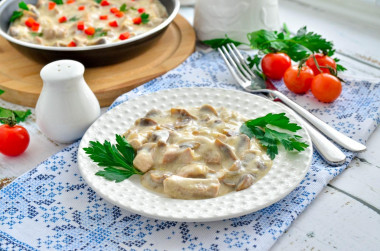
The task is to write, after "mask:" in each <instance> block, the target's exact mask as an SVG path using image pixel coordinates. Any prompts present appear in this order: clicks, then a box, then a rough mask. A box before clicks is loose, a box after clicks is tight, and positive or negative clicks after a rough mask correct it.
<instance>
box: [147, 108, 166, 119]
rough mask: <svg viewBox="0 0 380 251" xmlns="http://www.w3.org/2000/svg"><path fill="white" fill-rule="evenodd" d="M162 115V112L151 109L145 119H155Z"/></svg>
mask: <svg viewBox="0 0 380 251" xmlns="http://www.w3.org/2000/svg"><path fill="white" fill-rule="evenodd" d="M161 114H162V111H161V110H158V109H152V110H150V111H149V112H148V113H147V114H146V115H145V117H146V118H152V117H157V116H159V115H161Z"/></svg>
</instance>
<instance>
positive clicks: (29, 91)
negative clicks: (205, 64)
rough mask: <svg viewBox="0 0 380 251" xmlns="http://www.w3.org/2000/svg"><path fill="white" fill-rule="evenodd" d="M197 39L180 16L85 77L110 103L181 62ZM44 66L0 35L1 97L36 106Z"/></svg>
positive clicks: (104, 103)
mask: <svg viewBox="0 0 380 251" xmlns="http://www.w3.org/2000/svg"><path fill="white" fill-rule="evenodd" d="M195 41H196V36H195V32H194V29H193V27H192V26H191V25H190V24H189V23H188V22H187V21H186V19H185V18H183V17H182V16H181V15H177V17H176V18H175V19H174V21H173V22H172V24H170V26H169V27H168V29H167V30H166V31H165V33H164V34H163V36H161V38H159V40H158V41H157V42H155V44H154V46H150V47H149V48H147V49H146V50H144V51H141V53H139V54H138V55H137V56H135V57H133V58H131V59H128V60H127V61H124V62H122V63H118V64H114V65H110V66H102V67H95V68H87V69H86V71H85V74H84V78H85V80H86V82H87V84H88V85H89V86H90V88H91V89H92V91H93V92H94V93H95V95H96V97H97V98H98V100H99V102H100V105H101V106H102V107H104V106H109V105H110V104H111V103H112V102H113V101H114V100H115V98H117V97H118V96H120V95H121V94H123V93H125V92H127V91H129V90H131V89H133V88H135V87H137V86H139V85H141V84H143V83H146V82H147V81H149V80H151V79H153V78H156V77H157V76H160V75H162V74H164V73H165V72H167V71H169V70H171V69H173V68H175V67H176V66H178V65H179V64H180V63H182V62H183V61H184V60H185V59H186V58H187V57H188V56H189V55H191V53H193V52H194V49H195ZM100 60H101V58H100ZM43 66H44V65H43V64H39V63H36V62H34V61H32V60H30V59H28V58H26V57H25V56H23V55H22V54H20V53H19V52H18V51H16V50H15V49H14V48H13V47H12V46H11V45H10V44H9V43H8V42H7V40H5V39H3V38H0V89H2V90H4V91H5V93H4V94H2V95H1V98H2V99H4V100H6V101H9V102H12V103H16V104H20V105H25V106H30V107H35V105H36V103H37V100H38V96H39V95H40V92H41V89H42V80H41V78H40V71H41V69H42V67H43Z"/></svg>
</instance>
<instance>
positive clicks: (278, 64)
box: [261, 53, 291, 80]
mask: <svg viewBox="0 0 380 251" xmlns="http://www.w3.org/2000/svg"><path fill="white" fill-rule="evenodd" d="M290 66H291V60H290V57H289V56H288V55H286V54H285V53H268V54H267V55H265V56H264V58H263V60H261V68H262V70H263V73H264V74H265V75H266V76H267V77H268V78H271V79H274V80H280V79H281V78H282V77H283V76H284V73H285V71H286V70H287V69H288V68H289V67H290Z"/></svg>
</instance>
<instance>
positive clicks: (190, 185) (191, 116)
mask: <svg viewBox="0 0 380 251" xmlns="http://www.w3.org/2000/svg"><path fill="white" fill-rule="evenodd" d="M245 121H247V119H245V118H244V117H242V116H241V115H240V114H238V113H237V112H235V111H230V110H227V109H225V108H217V109H216V108H214V107H212V106H210V105H203V106H201V107H195V108H189V109H185V108H172V109H170V110H169V111H160V110H156V109H154V110H151V111H150V112H148V113H147V114H146V116H145V117H143V118H139V119H138V120H137V121H136V122H135V124H134V126H132V127H131V128H130V129H129V130H128V131H127V132H126V133H125V134H124V136H125V137H126V139H127V141H128V142H129V143H130V144H131V145H132V147H133V148H134V149H135V150H136V152H137V153H136V157H135V159H134V161H133V164H134V166H135V167H136V168H137V169H139V170H140V171H142V172H144V173H145V174H144V175H143V176H142V178H141V183H142V185H143V186H145V187H146V188H148V189H151V190H154V191H156V192H159V193H164V194H167V195H168V196H170V197H172V198H177V199H205V198H213V197H216V196H221V195H224V194H226V193H229V192H232V191H240V190H244V189H246V188H248V187H250V186H251V185H252V184H254V183H255V182H256V181H257V180H259V179H260V178H261V177H263V176H264V175H265V174H266V173H267V172H268V171H269V169H270V167H271V166H272V161H271V160H270V158H269V157H268V156H267V155H266V153H265V151H264V150H263V149H262V148H261V147H260V145H259V144H258V142H257V141H256V140H255V139H250V138H249V137H248V136H246V135H245V134H241V133H240V132H239V128H240V126H241V125H242V124H243V123H244V122H245Z"/></svg>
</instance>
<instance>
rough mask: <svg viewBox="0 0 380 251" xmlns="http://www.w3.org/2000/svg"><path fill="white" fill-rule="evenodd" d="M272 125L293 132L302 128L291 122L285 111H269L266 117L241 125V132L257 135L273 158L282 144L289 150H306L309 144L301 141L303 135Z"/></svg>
mask: <svg viewBox="0 0 380 251" xmlns="http://www.w3.org/2000/svg"><path fill="white" fill-rule="evenodd" d="M268 125H272V126H275V127H278V128H281V129H285V130H288V131H291V132H296V131H298V130H300V129H301V127H300V126H298V125H297V124H295V123H290V122H289V118H288V117H286V116H285V113H279V114H272V113H268V114H267V115H265V116H264V117H260V118H257V119H253V120H248V121H246V122H245V123H244V124H243V125H242V126H241V127H240V132H241V133H244V134H246V135H247V136H248V137H250V138H252V137H255V138H256V139H258V140H259V142H260V144H261V145H262V146H265V147H266V148H267V154H268V155H269V157H270V158H271V159H272V160H273V159H274V158H275V157H276V155H277V154H278V145H279V144H282V145H283V146H284V148H285V149H286V150H287V151H293V150H296V151H299V152H301V151H304V150H305V149H306V147H308V146H309V145H308V144H306V143H305V142H301V141H300V139H301V138H302V137H301V136H298V135H294V134H289V133H285V132H279V131H276V130H275V129H274V128H273V127H268Z"/></svg>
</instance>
